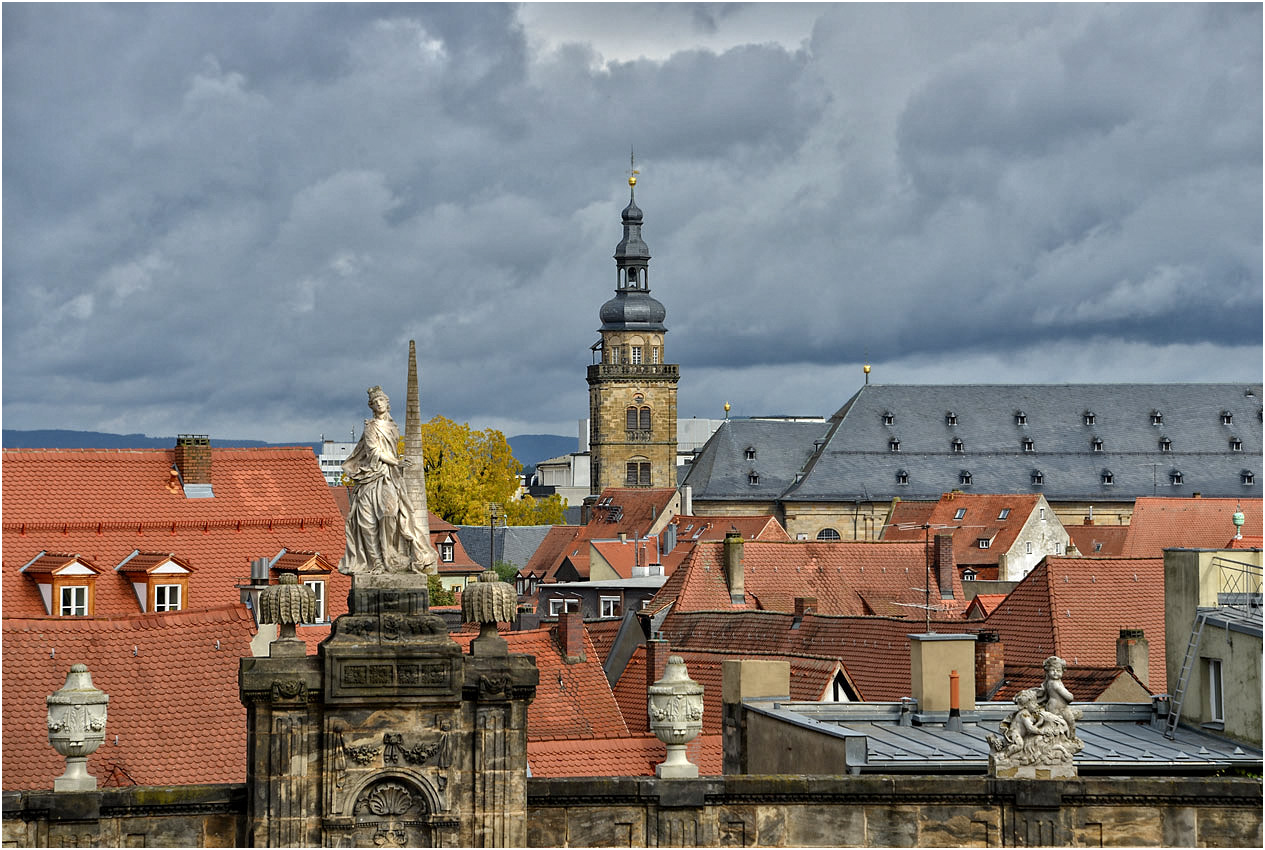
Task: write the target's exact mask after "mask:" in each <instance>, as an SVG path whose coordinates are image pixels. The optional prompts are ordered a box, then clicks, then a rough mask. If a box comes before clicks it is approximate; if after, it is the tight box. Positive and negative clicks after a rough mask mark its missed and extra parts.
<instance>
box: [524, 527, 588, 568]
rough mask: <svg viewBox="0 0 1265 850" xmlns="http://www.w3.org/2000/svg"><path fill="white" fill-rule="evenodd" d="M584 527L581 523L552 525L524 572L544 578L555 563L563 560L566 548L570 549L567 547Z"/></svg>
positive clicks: (525, 566)
mask: <svg viewBox="0 0 1265 850" xmlns="http://www.w3.org/2000/svg"><path fill="white" fill-rule="evenodd" d="M582 528H583V526H579V525H555V526H552V527H551V528H550V529H549V531H547V532H546V533H545V539H544V540H542V541H540V545H539V546H537V547H536V551H535V552H533V553H532V556H531V558H529V559H528V561H527V563H526V565H524V566H523V569H522V570H521V572H522V574H523V575H525V576H530V575H534V576H536V577H537V578H544V577H545V575H546V574H548V573H549V571H550V569H551V568H553V566H554V565H555V563H557V562H558V561H559V560H561V558H562V557H563V552H564V550H565V551H570V550H569V549H567V547H568V546H570V545H571V543H572V542H573V541H575V539H576V537H578V536H579V534H580V531H581V529H582Z"/></svg>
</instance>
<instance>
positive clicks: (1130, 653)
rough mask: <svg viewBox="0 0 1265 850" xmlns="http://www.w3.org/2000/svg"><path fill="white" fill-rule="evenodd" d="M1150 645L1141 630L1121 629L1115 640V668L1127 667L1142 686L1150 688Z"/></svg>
mask: <svg viewBox="0 0 1265 850" xmlns="http://www.w3.org/2000/svg"><path fill="white" fill-rule="evenodd" d="M1150 657H1151V652H1150V644H1149V642H1148V641H1147V639H1146V632H1144V631H1143V630H1142V629H1121V630H1120V637H1119V638H1117V639H1116V666H1118V667H1128V668H1129V669H1130V670H1132V671H1133V675H1135V676H1137V677H1138V680H1139V681H1141V682H1142V684H1144V685H1146V686H1147V688H1148V689H1149V688H1150V687H1151V682H1150V679H1151V667H1150Z"/></svg>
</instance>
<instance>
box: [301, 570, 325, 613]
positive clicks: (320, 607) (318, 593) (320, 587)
mask: <svg viewBox="0 0 1265 850" xmlns="http://www.w3.org/2000/svg"><path fill="white" fill-rule="evenodd" d="M303 586H304V587H306V588H307V589H308V590H310V591H312V595H313V596H315V597H316V622H318V623H323V622H325V580H324V579H319V578H316V579H305V580H304V582H303Z"/></svg>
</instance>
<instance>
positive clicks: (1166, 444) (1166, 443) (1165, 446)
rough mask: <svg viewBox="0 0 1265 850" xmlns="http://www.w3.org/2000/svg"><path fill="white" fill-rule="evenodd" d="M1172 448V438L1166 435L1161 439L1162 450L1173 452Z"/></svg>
mask: <svg viewBox="0 0 1265 850" xmlns="http://www.w3.org/2000/svg"><path fill="white" fill-rule="evenodd" d="M1172 450H1173V441H1172V440H1170V439H1169V438H1168V437H1165V438H1164V439H1162V440H1160V451H1162V452H1171V451H1172Z"/></svg>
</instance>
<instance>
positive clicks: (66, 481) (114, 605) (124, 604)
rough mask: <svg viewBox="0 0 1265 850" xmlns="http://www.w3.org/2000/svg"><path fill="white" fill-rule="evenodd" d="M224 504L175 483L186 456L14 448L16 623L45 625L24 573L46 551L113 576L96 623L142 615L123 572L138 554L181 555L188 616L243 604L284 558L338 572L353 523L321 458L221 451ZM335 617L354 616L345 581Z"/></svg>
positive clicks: (333, 589)
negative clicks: (178, 459) (264, 562)
mask: <svg viewBox="0 0 1265 850" xmlns="http://www.w3.org/2000/svg"><path fill="white" fill-rule="evenodd" d="M210 455H211V465H212V485H213V492H214V496H213V497H212V498H189V497H186V495H185V493H184V491H183V490H182V489H181V488H180V487H179V486H178V485H177V486H174V487H173V486H171V485H172V482H173V475H172V467H173V463H174V456H175V453H174V451H173V450H169V449H148V450H135V451H127V450H101V449H73V450H45V449H6V450H5V451H4V452H3V463H4V523H3V533H4V552H3V595H4V613H5V616H8V617H45V616H49V613H50V612H49V611H48V609H47V608H46V607H45V602H44V600H43V598H42V597H41V595H40V590H39V587H38V585H37V584H36V582H35V581H33V580H32V579H31V578H30V577H29V576H28V575H24V574H22V573H21V572H19V571H20V570H21V568H22V567H23V566H24V565H25V564H27V563H28V562H30V561H32V560H33V559H35V558H36V557H37V556H38V555H39V554H40V553H41V552H59V553H69V554H75V555H79V556H81V557H82V558H85V559H87V560H89V561H91V562H92V563H93V564H95V565H96V567H97V568H99V569H100V570H101V573H100V575H98V576H97V578H96V580H95V591H94V594H95V601H94V610H93V613H94V614H95V615H96V616H117V615H125V614H130V613H139V612H140V603H139V601H138V599H137V597H136V594H135V592H134V590H133V588H132V584H131V580H130V579H129V578H128V577H127V576H125V575H123V574H121V573H118V572H116V567H118V566H119V564H121V563H122V562H123V561H125V560H126V559H127V558H129V556H133V555H134V553H137V552H141V553H161V554H163V555H171V556H174V557H175V558H176V559H178V560H179V562H180V563H183V564H185V565H187V566H188V568H189V570H190V573H189V574H188V595H187V598H186V599H185V600H182V601H183V602H184V605H183V606H182V607H184V608H207V607H213V606H219V605H223V604H225V603H229V602H235V601H237V600H238V590H237V588H236V587H235V585H237V584H238V583H241V582H243V580H245V579H248V578H249V576H250V564H251V561H252V560H253V559H255V558H261V557H267V558H275V557H276V556H277V555H279V554H281V553H282V551H283V550H290V551H298V552H306V553H317V552H319V553H321V555H323V556H324V558H325V559H326V561H328V562H329V563H332V564H337V563H338V561H339V559H341V558H342V555H343V548H344V542H343V541H344V538H343V528H344V524H343V518H342V516H341V514H340V513H339V512H338V509H337V507H336V506H335V503H334V500H333V498H332V496H331V492H330V491H331V488H330V487H329V486H328V485H327V484H326V483H325V479H324V478H323V477H322V475H321V473H320V468H319V466H318V465H317V464H316V463H315V462H314V455H313V454H312V450H311V449H310V448H303V447H299V448H246V449H235V448H224V449H218V448H212V449H210ZM329 581H330V587H329V588H328V593H327V594H326V598H327V600H328V605H329V612H328V613H329V615H330V616H337V615H339V614H341V613H344V612H345V611H346V596H347V591H348V589H349V588H350V579H349V578H348V577H347V576H343V575H342V574H341V573H338V572H337V570H333V571H332V572H331V574H330V577H329Z"/></svg>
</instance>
